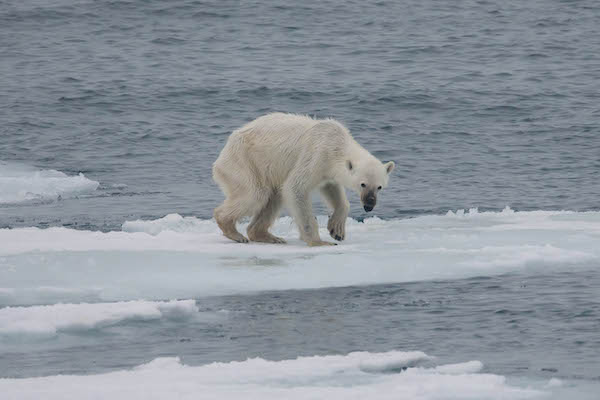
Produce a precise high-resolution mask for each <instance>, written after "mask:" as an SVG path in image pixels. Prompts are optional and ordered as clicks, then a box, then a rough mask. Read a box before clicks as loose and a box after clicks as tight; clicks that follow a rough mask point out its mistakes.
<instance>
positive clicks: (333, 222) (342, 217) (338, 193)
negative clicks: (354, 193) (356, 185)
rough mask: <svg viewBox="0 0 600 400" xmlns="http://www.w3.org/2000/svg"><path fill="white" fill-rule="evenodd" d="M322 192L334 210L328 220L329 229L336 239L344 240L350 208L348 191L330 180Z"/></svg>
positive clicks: (322, 188)
mask: <svg viewBox="0 0 600 400" xmlns="http://www.w3.org/2000/svg"><path fill="white" fill-rule="evenodd" d="M321 194H322V195H323V197H324V198H325V201H326V202H327V205H328V206H329V207H330V208H331V209H332V210H333V214H331V216H330V217H329V221H328V222H327V230H328V231H329V234H330V235H331V237H332V238H334V239H335V240H344V238H345V237H346V218H348V210H349V209H350V203H348V199H347V198H346V192H345V191H344V188H343V187H342V186H341V185H339V184H337V183H335V182H330V183H327V184H325V185H323V187H321Z"/></svg>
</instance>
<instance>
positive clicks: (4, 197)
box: [0, 162, 99, 204]
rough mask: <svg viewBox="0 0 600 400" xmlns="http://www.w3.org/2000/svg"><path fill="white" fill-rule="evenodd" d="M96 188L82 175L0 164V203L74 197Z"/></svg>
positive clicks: (94, 183) (97, 184)
mask: <svg viewBox="0 0 600 400" xmlns="http://www.w3.org/2000/svg"><path fill="white" fill-rule="evenodd" d="M98 186H99V183H98V182H96V181H92V180H90V179H88V178H86V177H85V176H83V174H82V173H80V174H78V175H73V176H68V175H66V174H64V173H62V172H60V171H55V170H38V169H36V168H33V167H30V166H25V165H20V164H12V163H11V164H9V163H5V162H0V204H14V203H22V202H27V201H50V200H56V199H58V198H61V197H62V198H67V197H75V196H78V195H81V194H84V193H89V192H93V191H94V190H96V189H97V188H98Z"/></svg>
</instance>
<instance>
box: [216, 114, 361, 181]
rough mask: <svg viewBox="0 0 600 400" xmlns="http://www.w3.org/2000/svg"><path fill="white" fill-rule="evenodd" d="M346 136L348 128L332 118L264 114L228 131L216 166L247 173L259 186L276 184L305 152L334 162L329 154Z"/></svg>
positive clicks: (343, 141) (319, 159)
mask: <svg viewBox="0 0 600 400" xmlns="http://www.w3.org/2000/svg"><path fill="white" fill-rule="evenodd" d="M349 137H350V134H349V133H348V130H347V129H346V128H345V127H344V126H343V125H342V124H340V123H339V122H337V121H335V120H317V119H313V118H310V117H307V116H303V115H296V114H285V113H273V114H267V115H264V116H262V117H259V118H257V119H255V120H254V121H252V122H250V123H248V124H246V125H244V126H242V127H241V128H239V129H237V130H235V131H234V132H233V133H232V134H231V135H230V137H229V139H228V140H227V144H226V145H225V148H224V149H223V151H222V152H221V154H220V155H219V158H218V159H217V161H216V162H215V168H218V169H220V170H224V171H227V173H234V171H235V173H237V174H249V175H251V176H252V179H255V180H258V181H260V183H261V186H262V185H265V184H267V185H273V184H274V185H278V184H280V183H281V182H282V181H283V180H285V178H286V176H287V175H288V174H289V172H290V171H291V170H292V169H294V168H296V164H297V162H298V160H299V159H300V158H301V157H306V155H307V154H310V157H314V158H315V160H313V161H314V162H317V163H320V162H322V161H321V160H328V161H326V162H334V161H335V160H334V159H333V157H332V155H333V154H334V153H339V152H340V149H341V148H343V147H344V146H345V143H346V141H347V139H348V138H349ZM323 162H325V161H323ZM247 179H248V177H246V178H244V180H247Z"/></svg>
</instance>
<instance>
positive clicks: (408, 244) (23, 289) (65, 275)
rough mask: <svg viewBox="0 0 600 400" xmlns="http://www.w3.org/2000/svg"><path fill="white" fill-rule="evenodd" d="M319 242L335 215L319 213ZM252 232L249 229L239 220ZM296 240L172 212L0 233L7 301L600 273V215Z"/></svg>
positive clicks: (498, 216) (474, 216) (388, 224)
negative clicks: (329, 242) (325, 243)
mask: <svg viewBox="0 0 600 400" xmlns="http://www.w3.org/2000/svg"><path fill="white" fill-rule="evenodd" d="M318 220H319V224H320V226H321V235H322V237H323V238H326V237H327V236H328V233H327V232H326V230H325V226H326V221H327V218H326V217H319V218H318ZM240 228H241V231H244V228H245V224H242V225H241V227H240ZM273 231H274V233H275V234H277V235H280V236H283V237H285V238H286V239H287V240H288V244H285V245H275V244H262V243H249V244H238V243H234V242H232V241H230V240H228V239H226V238H225V237H224V236H223V235H222V234H221V232H220V231H219V228H218V227H217V226H216V224H215V223H214V221H212V220H201V219H197V218H194V217H182V216H180V215H176V214H171V215H167V216H166V217H164V218H160V219H157V220H153V221H141V220H137V221H128V222H125V223H124V224H123V227H122V230H121V231H113V232H106V233H104V232H92V231H81V230H74V229H68V228H48V229H39V228H17V229H0V243H1V246H0V306H3V305H4V306H6V305H25V304H47V303H48V302H57V301H62V302H80V301H122V300H132V299H140V298H143V299H148V300H162V299H166V298H180V299H181V298H197V297H202V296H212V295H223V294H237V293H248V292H256V291H263V290H287V289H308V288H322V287H336V286H337V287H339V286H349V285H367V284H381V283H396V282H407V281H417V280H430V279H460V278H467V277H473V276H490V275H498V274H502V273H507V272H515V271H522V270H532V271H534V270H539V271H557V270H570V269H573V268H598V267H599V266H600V264H599V260H600V246H598V243H599V240H600V212H570V211H532V212H515V211H513V210H510V209H508V208H507V209H505V210H504V211H502V212H478V211H477V210H476V209H474V210H470V211H468V212H460V211H459V212H449V213H448V214H446V215H432V216H421V217H417V218H411V219H397V220H381V219H379V218H376V217H374V218H370V219H367V220H365V221H364V222H357V221H355V220H353V219H348V221H347V239H346V240H345V241H344V242H342V243H340V245H338V246H329V247H320V248H310V247H307V246H306V245H305V244H304V243H303V242H301V241H300V240H299V239H298V233H297V231H296V228H295V226H294V224H293V222H292V220H291V219H290V218H289V217H282V218H280V219H279V220H277V222H276V223H275V226H274V228H273Z"/></svg>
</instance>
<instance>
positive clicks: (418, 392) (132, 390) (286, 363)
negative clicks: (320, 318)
mask: <svg viewBox="0 0 600 400" xmlns="http://www.w3.org/2000/svg"><path fill="white" fill-rule="evenodd" d="M431 360H432V359H431V358H430V357H428V356H427V355H426V354H424V353H421V352H406V353H405V352H399V351H393V352H388V353H368V352H357V353H350V354H348V355H330V356H313V357H299V358H297V359H293V360H283V361H268V360H264V359H260V358H254V359H249V360H246V361H241V362H229V363H213V364H207V365H202V366H187V365H184V364H182V363H181V361H180V360H179V358H159V359H155V360H154V361H151V362H149V363H148V364H144V365H141V366H139V367H136V368H134V369H132V370H125V371H117V372H112V373H107V374H101V375H88V376H68V375H62V376H61V375H59V376H49V377H42V378H26V379H0V393H2V394H3V398H5V399H7V400H8V399H10V400H12V399H19V400H25V399H36V400H37V399H39V396H40V395H41V394H43V397H44V399H48V400H51V399H61V400H62V399H78V400H84V399H98V398H105V399H109V398H110V399H115V400H116V399H126V400H134V399H144V400H145V399H173V398H177V399H198V398H201V399H219V400H224V399H240V398H244V399H261V400H268V399H290V400H291V399H383V400H385V399H396V400H397V399H410V400H427V399H438V400H440V399H492V400H493V399H530V398H540V397H543V396H544V395H545V394H547V393H546V392H545V391H543V390H537V389H533V388H530V387H519V386H515V385H511V384H509V383H507V381H506V379H505V378H504V377H503V376H499V375H493V374H487V373H480V372H479V370H480V369H481V367H482V365H481V363H479V362H478V361H472V362H467V363H463V364H453V365H452V366H444V365H440V366H437V367H436V366H434V365H431V366H428V365H426V364H427V363H430V364H433V363H432V361H431ZM365 366H368V367H365ZM372 367H375V368H372ZM474 367H477V368H474ZM548 390H551V388H548Z"/></svg>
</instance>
